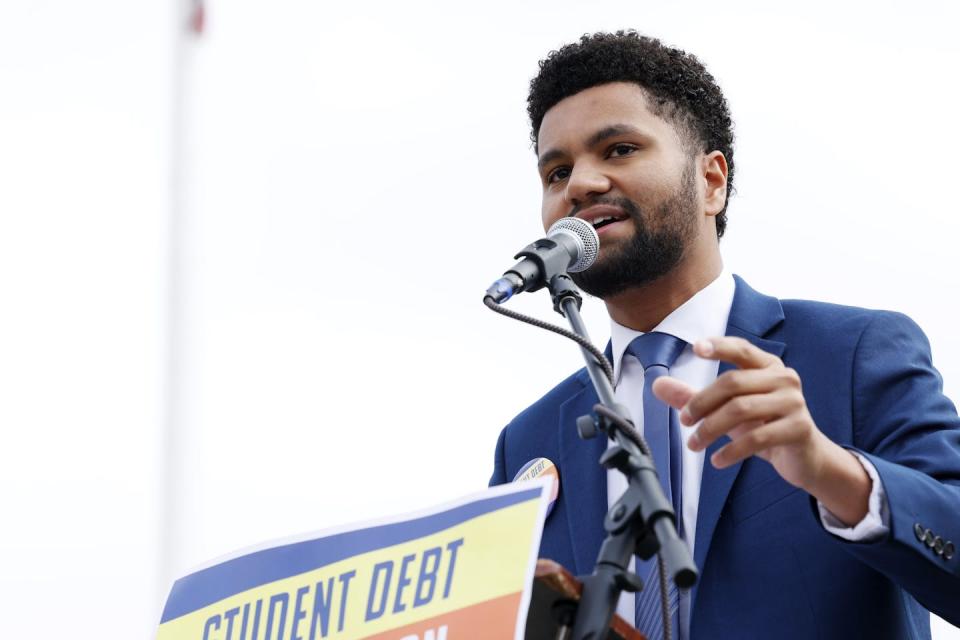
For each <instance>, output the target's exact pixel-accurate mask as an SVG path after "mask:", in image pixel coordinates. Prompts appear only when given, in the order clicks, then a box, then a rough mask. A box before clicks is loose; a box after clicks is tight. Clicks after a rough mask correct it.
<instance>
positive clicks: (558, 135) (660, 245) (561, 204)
mask: <svg viewBox="0 0 960 640" xmlns="http://www.w3.org/2000/svg"><path fill="white" fill-rule="evenodd" d="M537 146H538V149H539V160H538V168H539V172H540V178H541V181H542V184H543V210H542V215H543V226H544V229H547V228H549V227H550V225H552V224H553V223H554V222H556V221H557V220H559V219H561V218H563V217H566V216H571V215H573V216H576V217H579V218H583V219H585V220H586V221H588V222H591V223H593V224H594V227H595V228H596V229H597V233H598V234H599V236H600V257H599V258H598V259H597V261H596V262H595V263H594V265H593V266H592V267H590V268H589V269H587V271H585V272H582V273H578V274H571V277H573V279H574V281H575V282H576V283H577V284H578V285H579V286H580V288H581V289H583V290H584V291H586V292H587V293H590V294H592V295H595V296H598V297H601V298H604V297H607V296H610V295H615V294H617V293H621V292H623V291H625V290H627V289H629V288H632V287H637V286H642V285H644V284H647V283H649V282H652V281H654V280H656V279H657V278H659V277H661V276H663V275H665V274H666V273H668V272H670V271H671V270H672V269H673V268H674V267H675V266H676V265H677V264H678V263H679V262H680V261H681V260H682V258H683V257H684V255H685V252H686V251H687V249H688V248H689V247H690V246H691V245H692V243H693V240H694V238H695V237H696V235H697V233H698V228H699V225H700V223H701V220H702V213H701V212H702V204H701V202H700V194H699V192H698V190H697V188H696V185H697V182H696V170H695V159H694V157H693V156H692V155H691V153H690V152H689V151H688V149H687V148H685V146H684V144H683V141H682V139H681V138H680V135H679V134H678V132H677V131H676V129H675V128H674V126H673V125H672V124H671V123H670V122H668V121H666V120H664V119H662V118H660V117H659V116H657V115H654V114H653V113H651V112H650V110H649V109H648V108H647V98H646V94H645V93H644V91H643V89H641V88H640V87H639V86H637V85H635V84H631V83H625V82H614V83H610V84H605V85H600V86H597V87H592V88H590V89H586V90H584V91H581V92H580V93H577V94H575V95H572V96H570V97H568V98H565V99H564V100H561V101H560V102H558V103H557V104H556V105H555V106H554V107H553V108H551V109H550V110H549V111H547V113H546V115H545V116H544V118H543V122H542V124H541V126H540V133H539V137H538V145H537Z"/></svg>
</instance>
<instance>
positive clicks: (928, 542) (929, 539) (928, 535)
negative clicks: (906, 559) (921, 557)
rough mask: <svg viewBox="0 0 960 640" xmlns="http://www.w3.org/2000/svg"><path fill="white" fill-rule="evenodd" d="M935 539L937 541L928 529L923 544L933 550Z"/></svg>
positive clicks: (924, 534)
mask: <svg viewBox="0 0 960 640" xmlns="http://www.w3.org/2000/svg"><path fill="white" fill-rule="evenodd" d="M934 539H935V536H934V535H933V531H930V529H927V530H926V531H924V532H923V542H924V543H925V544H926V545H927V546H928V547H930V548H931V549H933V541H934Z"/></svg>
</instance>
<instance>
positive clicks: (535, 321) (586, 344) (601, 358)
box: [483, 296, 613, 384]
mask: <svg viewBox="0 0 960 640" xmlns="http://www.w3.org/2000/svg"><path fill="white" fill-rule="evenodd" d="M483 304H485V305H487V307H488V308H489V309H490V310H491V311H496V312H497V313H499V314H501V315H504V316H507V317H508V318H513V319H514V320H519V321H520V322H526V323H527V324H532V325H533V326H535V327H539V328H541V329H546V330H547V331H552V332H554V333H557V334H559V335H561V336H563V337H564V338H569V339H570V340H573V341H574V342H576V343H577V344H578V345H580V346H581V347H583V348H584V349H586V350H587V351H589V352H590V355H592V356H593V357H594V359H595V360H596V361H597V364H599V365H600V368H601V369H603V373H604V374H606V376H607V380H609V381H610V384H613V366H612V365H611V364H610V361H609V360H607V356H605V355H604V354H603V352H602V351H600V349H597V348H596V347H595V346H593V343H591V342H590V341H589V340H587V339H586V338H584V337H583V336H578V335H577V334H575V333H574V332H573V331H569V330H568V329H564V328H563V327H558V326H557V325H555V324H550V323H549V322H546V321H545V320H540V319H539V318H534V317H532V316H528V315H525V314H522V313H520V312H518V311H513V310H512V309H507V308H506V307H504V306H503V305H501V304H498V303H497V302H495V301H494V299H493V298H492V297H491V296H485V297H484V299H483Z"/></svg>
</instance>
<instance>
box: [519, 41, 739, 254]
mask: <svg viewBox="0 0 960 640" xmlns="http://www.w3.org/2000/svg"><path fill="white" fill-rule="evenodd" d="M608 82H634V83H636V84H638V85H640V86H641V87H642V88H643V89H644V90H645V91H646V92H647V94H648V96H649V97H650V98H651V100H650V104H649V105H648V106H649V107H650V108H651V110H652V111H653V113H655V114H656V115H658V116H660V117H661V118H664V119H665V120H669V121H670V122H671V123H673V125H674V126H675V127H676V128H677V131H678V132H679V133H680V135H681V139H683V140H684V141H685V142H686V143H687V144H688V145H689V147H690V151H691V152H699V151H702V152H704V153H709V152H711V151H714V150H717V151H720V152H721V153H723V156H724V157H725V158H726V160H727V199H726V201H725V202H724V203H723V210H722V211H721V212H720V214H719V215H717V218H716V224H717V237H718V238H719V237H721V236H723V232H724V230H725V229H726V227H727V204H728V203H729V201H730V195H731V193H732V192H733V168H734V165H733V120H732V119H731V117H730V110H729V108H728V107H727V101H726V100H725V99H724V97H723V93H722V92H721V91H720V87H718V86H717V83H716V81H715V80H714V79H713V76H712V75H710V73H709V72H708V71H707V69H706V67H704V66H703V64H702V63H701V62H700V61H699V60H697V58H696V57H695V56H693V55H691V54H689V53H686V52H685V51H681V50H680V49H674V48H672V47H668V46H666V45H664V44H663V43H662V42H660V41H659V40H657V39H656V38H650V37H647V36H642V35H640V34H639V33H637V32H636V31H634V30H632V29H631V30H627V31H617V32H616V33H606V32H599V33H594V34H592V35H590V34H586V35H583V36H581V38H580V41H579V42H575V43H572V44H568V45H565V46H563V47H561V48H560V49H559V50H557V51H551V52H550V53H549V54H548V55H547V57H546V59H544V60H541V61H540V72H539V73H538V74H537V76H536V77H535V78H534V79H533V80H531V81H530V94H529V95H528V96H527V113H528V114H529V116H530V125H531V127H532V131H531V133H530V138H531V139H532V140H533V145H534V149H536V148H537V138H538V135H539V133H540V125H541V123H542V122H543V117H544V115H545V114H546V113H547V111H548V110H550V109H551V108H552V107H553V106H554V105H555V104H557V103H558V102H560V101H561V100H563V99H564V98H566V97H569V96H572V95H574V94H576V93H579V92H581V91H583V90H584V89H589V88H590V87H595V86H597V85H601V84H606V83H608Z"/></svg>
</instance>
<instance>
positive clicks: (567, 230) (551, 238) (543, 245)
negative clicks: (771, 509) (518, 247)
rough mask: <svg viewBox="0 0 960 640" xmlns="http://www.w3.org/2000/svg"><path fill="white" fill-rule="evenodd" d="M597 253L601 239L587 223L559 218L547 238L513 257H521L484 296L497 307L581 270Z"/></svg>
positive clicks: (529, 245)
mask: <svg viewBox="0 0 960 640" xmlns="http://www.w3.org/2000/svg"><path fill="white" fill-rule="evenodd" d="M599 253H600V237H599V236H598V235H597V230H596V229H594V228H593V225H592V224H590V223H589V222H586V221H584V220H581V219H580V218H562V219H560V220H557V221H556V222H555V223H554V224H553V226H552V227H550V229H549V230H548V231H547V237H546V238H541V239H539V240H537V241H536V242H534V243H533V244H528V245H527V246H526V247H524V248H523V250H522V251H521V252H520V253H518V254H517V255H515V256H513V257H514V258H523V259H522V260H520V262H518V263H517V264H515V265H513V267H512V268H511V269H509V270H508V271H506V272H505V273H504V274H503V277H502V278H500V279H499V280H497V281H496V282H494V283H493V284H492V285H490V288H489V289H487V294H486V297H488V298H493V301H494V302H496V303H497V304H500V303H503V302H506V301H507V300H509V299H510V298H511V297H513V295H514V294H515V293H520V292H521V291H536V290H538V289H542V288H543V287H544V286H546V284H547V283H548V282H549V281H550V278H552V277H553V276H555V275H557V274H560V273H567V272H574V273H576V272H577V271H583V270H585V269H586V268H587V267H589V266H590V265H592V264H593V262H594V261H595V260H596V259H597V254H599Z"/></svg>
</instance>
